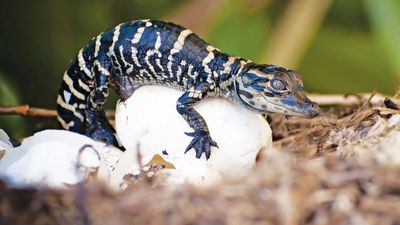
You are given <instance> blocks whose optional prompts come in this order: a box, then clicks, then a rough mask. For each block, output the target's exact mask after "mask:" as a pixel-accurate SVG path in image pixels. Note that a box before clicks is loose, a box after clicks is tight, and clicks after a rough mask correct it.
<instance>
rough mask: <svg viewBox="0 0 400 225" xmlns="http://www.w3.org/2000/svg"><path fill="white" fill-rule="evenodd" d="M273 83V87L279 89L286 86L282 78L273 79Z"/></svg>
mask: <svg viewBox="0 0 400 225" xmlns="http://www.w3.org/2000/svg"><path fill="white" fill-rule="evenodd" d="M271 85H272V88H274V89H275V90H277V91H282V90H284V89H285V88H286V87H285V83H283V81H281V80H272V81H271Z"/></svg>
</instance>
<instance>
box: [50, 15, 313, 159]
mask: <svg viewBox="0 0 400 225" xmlns="http://www.w3.org/2000/svg"><path fill="white" fill-rule="evenodd" d="M143 85H162V86H168V87H172V88H176V89H179V90H182V91H184V93H183V95H182V96H181V97H180V98H179V99H178V101H177V104H176V109H177V111H178V113H179V114H181V115H182V117H183V118H184V119H185V120H186V122H187V123H188V124H189V126H190V127H191V128H193V130H194V132H191V133H186V134H187V135H189V136H190V137H193V139H192V141H191V142H190V144H189V145H188V146H187V148H186V150H185V153H186V152H187V151H189V150H190V149H192V148H193V149H194V150H195V151H196V157H197V158H200V157H201V155H202V153H205V156H206V158H207V159H208V158H209V157H210V154H211V151H210V149H211V146H214V147H218V145H217V143H216V142H215V141H214V140H213V139H212V138H211V136H210V132H209V130H208V127H207V124H206V122H205V121H204V119H203V117H202V116H201V115H200V114H199V113H198V112H197V111H196V110H195V109H194V108H193V106H194V105H195V104H196V103H198V102H199V101H200V100H201V99H203V98H205V97H209V96H212V97H221V98H225V99H229V100H231V101H232V102H234V103H236V104H238V105H241V106H244V107H246V108H248V109H249V110H252V111H254V112H256V113H267V112H278V113H284V114H286V115H294V116H303V117H309V118H312V117H315V116H317V115H318V114H319V107H318V105H317V104H316V103H314V102H311V101H310V100H309V99H308V98H307V96H306V94H305V92H304V90H303V82H302V78H301V77H300V76H299V75H298V74H297V73H296V72H294V71H292V70H287V69H285V68H282V67H279V66H275V65H268V64H256V63H254V62H252V61H250V60H246V59H243V58H238V57H234V56H231V55H228V54H226V53H223V52H221V51H219V50H218V49H216V48H214V47H212V46H211V45H209V44H208V43H207V42H205V41H204V40H203V39H201V38H200V37H199V36H197V35H196V34H194V33H193V32H192V31H190V30H189V29H186V28H184V27H182V26H179V25H176V24H173V23H169V22H164V21H157V20H137V21H131V22H127V23H122V24H120V25H118V26H116V27H115V28H112V29H110V30H107V31H105V32H103V33H101V34H100V35H98V36H97V37H95V38H93V39H92V40H91V41H90V42H89V43H88V44H87V45H86V47H84V48H83V49H81V50H80V51H79V53H78V56H77V57H76V58H75V59H74V60H73V61H72V63H71V65H70V67H69V68H68V70H67V71H66V72H65V74H64V77H63V81H62V83H61V87H60V90H59V94H58V98H57V104H58V107H57V111H58V121H59V123H60V125H61V126H62V127H63V128H64V129H67V130H71V131H74V132H78V133H81V134H85V135H87V136H89V137H91V138H93V139H96V140H102V141H105V142H106V143H107V144H114V145H117V141H116V138H115V136H114V132H115V131H114V129H113V127H112V126H111V125H110V123H109V122H108V120H107V118H106V115H105V113H104V109H103V106H104V103H105V102H106V100H107V97H108V95H109V87H112V88H113V89H114V90H115V91H116V93H117V94H118V95H119V96H120V97H121V98H122V99H123V100H125V99H127V98H129V97H130V96H131V95H132V94H133V92H134V91H135V90H136V89H137V88H138V87H140V86H143ZM149 104H151V102H149ZM160 113H162V112H160Z"/></svg>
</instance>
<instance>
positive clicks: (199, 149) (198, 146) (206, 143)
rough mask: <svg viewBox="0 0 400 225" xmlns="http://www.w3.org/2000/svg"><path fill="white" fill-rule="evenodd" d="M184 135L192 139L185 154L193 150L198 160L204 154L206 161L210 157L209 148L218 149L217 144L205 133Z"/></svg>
mask: <svg viewBox="0 0 400 225" xmlns="http://www.w3.org/2000/svg"><path fill="white" fill-rule="evenodd" d="M185 134H186V135H188V136H190V137H193V140H192V141H191V142H190V143H189V145H188V146H187V148H186V149H185V154H186V153H187V152H188V151H189V150H190V149H192V148H193V149H194V150H195V151H196V158H198V159H199V158H200V157H201V155H202V154H203V153H205V155H206V159H209V158H210V156H211V146H214V147H217V148H218V145H217V142H215V141H214V140H213V139H212V138H211V137H210V134H209V133H208V132H206V131H195V132H185Z"/></svg>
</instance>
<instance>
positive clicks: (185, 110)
mask: <svg viewBox="0 0 400 225" xmlns="http://www.w3.org/2000/svg"><path fill="white" fill-rule="evenodd" d="M209 89H210V85H209V84H208V83H207V82H202V83H200V84H198V85H197V86H195V87H193V88H191V89H190V90H189V91H188V92H185V93H184V94H183V95H182V96H181V97H180V98H179V99H178V102H177V106H176V109H177V110H178V112H179V114H181V115H182V117H183V118H184V119H185V120H186V122H187V123H188V124H189V126H190V127H191V128H193V129H194V132H191V133H185V134H186V135H188V136H190V137H193V140H192V141H191V142H190V144H189V145H188V146H187V148H186V150H185V153H186V152H188V151H189V150H190V149H192V148H193V149H194V150H195V151H196V158H200V157H201V155H202V154H203V153H205V155H206V158H207V159H209V158H210V155H211V146H214V147H218V145H217V143H216V142H215V141H214V140H213V139H212V138H211V136H210V132H209V131H208V127H207V124H206V122H205V121H204V119H203V117H202V116H201V115H200V114H199V113H198V112H197V111H196V110H194V108H193V106H194V105H195V104H196V103H197V102H198V101H200V100H201V99H202V98H203V97H205V96H206V95H207V92H208V90H209Z"/></svg>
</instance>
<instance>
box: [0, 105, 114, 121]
mask: <svg viewBox="0 0 400 225" xmlns="http://www.w3.org/2000/svg"><path fill="white" fill-rule="evenodd" d="M0 115H20V116H32V117H56V116H57V111H56V110H53V109H45V108H37V107H30V106H29V105H16V106H0ZM106 116H107V118H109V119H113V118H114V117H115V112H114V110H107V111H106Z"/></svg>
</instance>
